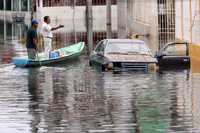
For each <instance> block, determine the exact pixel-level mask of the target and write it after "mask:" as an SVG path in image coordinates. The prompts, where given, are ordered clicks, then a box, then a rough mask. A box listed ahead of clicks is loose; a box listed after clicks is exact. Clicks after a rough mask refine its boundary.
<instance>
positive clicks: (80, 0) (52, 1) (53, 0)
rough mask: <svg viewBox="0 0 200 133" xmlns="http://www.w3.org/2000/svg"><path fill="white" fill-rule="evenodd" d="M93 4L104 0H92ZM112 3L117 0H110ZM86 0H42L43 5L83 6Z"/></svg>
mask: <svg viewBox="0 0 200 133" xmlns="http://www.w3.org/2000/svg"><path fill="white" fill-rule="evenodd" d="M92 4H93V5H106V0H92ZM112 4H113V5H115V4H117V0H112ZM85 5H86V0H43V6H44V7H53V6H85Z"/></svg>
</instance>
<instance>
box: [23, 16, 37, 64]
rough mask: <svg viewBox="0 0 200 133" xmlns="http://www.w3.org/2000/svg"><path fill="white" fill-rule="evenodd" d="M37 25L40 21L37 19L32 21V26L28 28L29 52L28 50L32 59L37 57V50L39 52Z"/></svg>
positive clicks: (27, 45) (27, 46)
mask: <svg viewBox="0 0 200 133" xmlns="http://www.w3.org/2000/svg"><path fill="white" fill-rule="evenodd" d="M37 27H38V22H37V20H32V21H31V27H30V28H29V29H28V32H27V44H26V48H27V52H28V58H29V59H31V60H35V58H36V52H37Z"/></svg>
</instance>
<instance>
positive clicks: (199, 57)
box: [189, 44, 200, 73]
mask: <svg viewBox="0 0 200 133" xmlns="http://www.w3.org/2000/svg"><path fill="white" fill-rule="evenodd" d="M189 55H190V59H191V70H192V72H193V73H199V72H200V45H198V44H190V45H189Z"/></svg>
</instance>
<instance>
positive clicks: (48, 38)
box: [41, 16, 64, 58]
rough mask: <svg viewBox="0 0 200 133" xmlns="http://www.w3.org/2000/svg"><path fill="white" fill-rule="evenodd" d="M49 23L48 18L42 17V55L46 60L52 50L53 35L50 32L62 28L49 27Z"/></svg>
mask: <svg viewBox="0 0 200 133" xmlns="http://www.w3.org/2000/svg"><path fill="white" fill-rule="evenodd" d="M50 23H51V20H50V17H49V16H45V17H44V22H43V24H42V29H41V32H42V35H43V38H44V53H45V56H46V57H47V58H49V52H50V51H51V49H52V45H51V44H52V39H53V34H52V31H54V30H57V29H60V28H63V27H64V26H63V25H59V26H57V27H51V26H50V25H49V24H50Z"/></svg>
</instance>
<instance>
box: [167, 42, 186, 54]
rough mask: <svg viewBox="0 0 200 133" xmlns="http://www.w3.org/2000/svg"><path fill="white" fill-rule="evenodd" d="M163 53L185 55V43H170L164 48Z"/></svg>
mask: <svg viewBox="0 0 200 133" xmlns="http://www.w3.org/2000/svg"><path fill="white" fill-rule="evenodd" d="M164 53H165V54H166V55H168V56H185V55H187V46H186V44H171V45H169V46H168V47H166V48H165V50H164Z"/></svg>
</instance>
